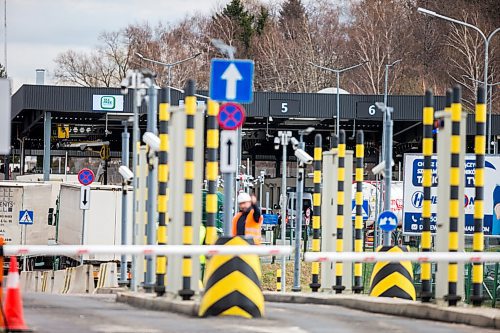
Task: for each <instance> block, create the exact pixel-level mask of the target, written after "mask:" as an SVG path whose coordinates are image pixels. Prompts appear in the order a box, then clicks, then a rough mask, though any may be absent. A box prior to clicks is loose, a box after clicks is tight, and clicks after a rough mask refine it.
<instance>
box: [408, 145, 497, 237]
mask: <svg viewBox="0 0 500 333" xmlns="http://www.w3.org/2000/svg"><path fill="white" fill-rule="evenodd" d="M464 162H465V163H464V165H463V169H462V170H460V171H461V172H463V177H464V178H463V180H464V197H463V201H462V199H460V200H461V203H462V204H463V206H462V207H463V212H464V215H465V225H464V232H465V234H466V235H472V234H473V233H474V211H475V204H476V191H475V175H476V161H475V156H474V155H472V154H467V155H465V161H464ZM438 163H439V161H438V159H437V157H436V156H432V160H431V165H430V166H431V174H432V187H431V193H430V198H429V200H430V203H431V219H430V224H431V226H430V227H431V232H432V233H435V232H436V229H437V228H436V220H437V212H438V205H439V198H438V193H437V184H438V183H439V179H438V174H437V167H438ZM483 173H484V191H483V192H484V193H483V194H484V199H483V202H482V208H483V213H484V219H483V232H484V234H485V235H486V236H495V237H500V156H498V155H487V156H485V163H484V171H483ZM423 174H424V159H423V156H421V155H417V154H405V159H404V182H403V185H404V186H403V189H404V195H403V216H402V220H403V221H402V222H403V232H404V233H406V234H419V233H421V232H422V229H423V225H422V207H423V203H424V191H423V188H422V180H423ZM445 176H448V174H445Z"/></svg>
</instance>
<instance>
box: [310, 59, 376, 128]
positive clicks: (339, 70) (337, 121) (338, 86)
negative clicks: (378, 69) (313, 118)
mask: <svg viewBox="0 0 500 333" xmlns="http://www.w3.org/2000/svg"><path fill="white" fill-rule="evenodd" d="M367 62H368V61H364V62H362V63H360V64H357V65H354V66H350V67H346V68H341V69H334V68H328V67H324V66H320V65H316V64H315V63H313V62H310V61H308V62H307V63H308V64H309V65H311V66H314V67H317V68H320V69H324V70H326V71H329V72H333V73H335V74H336V76H337V101H336V102H337V103H336V104H337V105H336V110H335V117H336V121H335V134H336V135H338V134H339V129H340V74H341V73H343V72H347V71H349V70H351V69H354V68H357V67H359V66H361V65H364V64H366V63H367Z"/></svg>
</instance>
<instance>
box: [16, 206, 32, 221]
mask: <svg viewBox="0 0 500 333" xmlns="http://www.w3.org/2000/svg"><path fill="white" fill-rule="evenodd" d="M19 224H33V211H32V210H27V209H26V210H22V211H20V212H19Z"/></svg>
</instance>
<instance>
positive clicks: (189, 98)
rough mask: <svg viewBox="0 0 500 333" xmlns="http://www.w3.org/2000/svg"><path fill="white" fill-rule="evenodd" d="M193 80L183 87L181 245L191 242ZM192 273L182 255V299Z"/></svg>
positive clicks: (187, 296)
mask: <svg viewBox="0 0 500 333" xmlns="http://www.w3.org/2000/svg"><path fill="white" fill-rule="evenodd" d="M194 93H195V87H194V81H193V80H189V81H188V83H187V85H186V89H185V94H186V97H185V100H184V108H185V109H186V134H185V139H184V140H185V145H186V161H185V162H184V181H185V189H184V228H183V233H182V234H183V235H182V244H183V245H192V244H193V208H194V198H193V178H194V142H195V131H194V116H195V114H196V97H195V96H194ZM192 273H193V263H192V259H191V256H190V255H185V256H183V259H182V289H181V290H179V295H180V296H181V297H182V299H183V300H189V299H191V297H193V295H194V291H193V290H192V289H191V277H192Z"/></svg>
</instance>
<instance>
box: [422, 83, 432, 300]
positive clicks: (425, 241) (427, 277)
mask: <svg viewBox="0 0 500 333" xmlns="http://www.w3.org/2000/svg"><path fill="white" fill-rule="evenodd" d="M423 120H424V121H423V123H424V133H423V134H424V135H423V142H422V147H423V149H422V150H423V155H424V168H423V178H422V187H423V191H424V200H423V204H422V223H423V225H422V252H430V251H431V246H432V235H431V187H432V152H433V138H432V128H433V123H434V96H433V94H432V91H430V90H427V91H426V92H425V98H424V110H423ZM421 267H422V269H421V276H420V278H421V281H422V290H421V292H420V298H421V299H422V302H429V301H430V300H431V298H432V290H431V263H428V262H425V263H422V264H421Z"/></svg>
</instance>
